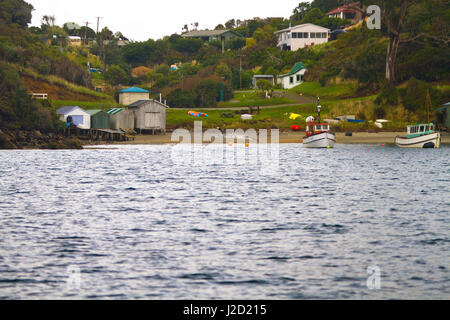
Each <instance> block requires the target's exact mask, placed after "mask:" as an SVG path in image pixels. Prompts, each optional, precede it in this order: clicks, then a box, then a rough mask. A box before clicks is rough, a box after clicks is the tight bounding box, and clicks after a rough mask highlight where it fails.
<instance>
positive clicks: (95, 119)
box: [87, 110, 111, 129]
mask: <svg viewBox="0 0 450 320" xmlns="http://www.w3.org/2000/svg"><path fill="white" fill-rule="evenodd" d="M87 112H88V113H89V114H90V115H91V129H111V124H110V116H109V113H106V112H105V111H103V110H88V111H87Z"/></svg>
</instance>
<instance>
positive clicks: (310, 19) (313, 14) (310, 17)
mask: <svg viewBox="0 0 450 320" xmlns="http://www.w3.org/2000/svg"><path fill="white" fill-rule="evenodd" d="M324 17H325V15H324V14H323V12H322V11H321V10H320V9H318V8H314V9H311V10H310V11H308V12H307V13H306V14H305V17H304V18H303V19H302V21H301V23H302V24H303V23H313V24H316V23H317V22H318V21H320V20H322V19H323V18H324Z"/></svg>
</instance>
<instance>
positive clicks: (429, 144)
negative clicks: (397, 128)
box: [395, 132, 441, 149]
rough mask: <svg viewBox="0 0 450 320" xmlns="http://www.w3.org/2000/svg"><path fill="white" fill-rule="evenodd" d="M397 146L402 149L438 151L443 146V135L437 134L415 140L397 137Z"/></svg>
mask: <svg viewBox="0 0 450 320" xmlns="http://www.w3.org/2000/svg"><path fill="white" fill-rule="evenodd" d="M395 144H396V145H397V146H398V147H400V148H425V149H427V148H431V149H433V148H434V149H437V148H439V147H440V145H441V134H440V133H439V132H435V133H431V134H427V135H424V136H420V137H415V138H406V137H397V138H395Z"/></svg>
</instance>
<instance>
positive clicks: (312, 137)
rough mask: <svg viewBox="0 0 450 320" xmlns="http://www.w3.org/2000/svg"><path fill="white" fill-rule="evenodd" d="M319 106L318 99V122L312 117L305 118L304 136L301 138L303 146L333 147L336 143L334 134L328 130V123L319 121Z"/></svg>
mask: <svg viewBox="0 0 450 320" xmlns="http://www.w3.org/2000/svg"><path fill="white" fill-rule="evenodd" d="M321 108H322V107H321V106H320V100H319V101H318V105H317V110H318V114H319V118H318V122H316V121H315V119H314V117H308V118H307V119H306V136H305V137H304V138H303V146H304V147H305V148H334V145H335V144H336V135H335V134H334V133H333V132H331V131H330V124H329V123H321V121H320V110H321Z"/></svg>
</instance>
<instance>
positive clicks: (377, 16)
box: [367, 5, 381, 30]
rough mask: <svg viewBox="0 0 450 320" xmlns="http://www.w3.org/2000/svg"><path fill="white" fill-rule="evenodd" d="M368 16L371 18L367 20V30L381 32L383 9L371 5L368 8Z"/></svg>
mask: <svg viewBox="0 0 450 320" xmlns="http://www.w3.org/2000/svg"><path fill="white" fill-rule="evenodd" d="M367 14H369V18H368V19H367V28H369V29H370V30H375V29H376V30H380V29H381V9H380V7H379V6H376V5H371V6H369V7H368V8H367Z"/></svg>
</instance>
